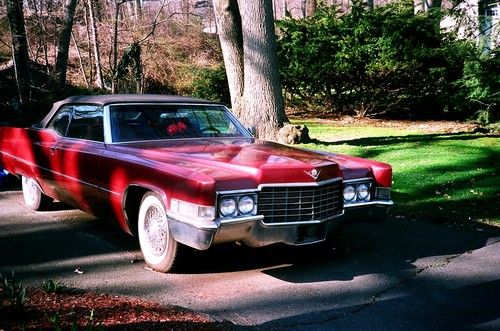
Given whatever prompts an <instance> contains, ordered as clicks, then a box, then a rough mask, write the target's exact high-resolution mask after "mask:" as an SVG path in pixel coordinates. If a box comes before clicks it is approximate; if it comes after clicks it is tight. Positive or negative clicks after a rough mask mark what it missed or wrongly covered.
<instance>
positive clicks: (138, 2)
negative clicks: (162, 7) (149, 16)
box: [134, 0, 142, 21]
mask: <svg viewBox="0 0 500 331" xmlns="http://www.w3.org/2000/svg"><path fill="white" fill-rule="evenodd" d="M134 11H135V13H134V14H135V20H136V21H139V20H140V19H141V18H142V3H141V0H135V2H134Z"/></svg>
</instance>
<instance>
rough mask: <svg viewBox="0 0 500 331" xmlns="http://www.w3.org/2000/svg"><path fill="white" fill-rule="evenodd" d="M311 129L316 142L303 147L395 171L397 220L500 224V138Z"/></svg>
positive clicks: (328, 127)
mask: <svg viewBox="0 0 500 331" xmlns="http://www.w3.org/2000/svg"><path fill="white" fill-rule="evenodd" d="M309 125H310V126H309ZM309 125H308V126H309V128H310V136H311V138H312V139H313V140H314V141H313V143H310V144H304V145H302V146H303V147H306V148H310V149H318V150H324V151H328V152H334V153H343V154H351V155H355V156H360V157H366V158H371V159H375V160H378V161H382V162H387V163H390V164H391V165H392V166H393V170H394V186H393V198H394V200H395V202H396V206H395V207H394V209H393V214H395V215H397V214H403V215H407V216H415V215H420V216H422V215H423V216H425V217H427V218H430V219H433V220H436V221H450V220H480V221H483V220H486V221H494V222H497V224H500V215H499V214H500V213H499V210H500V203H499V202H500V180H499V175H500V174H499V173H498V172H499V169H500V137H488V136H484V135H475V134H425V133H424V132H421V131H420V132H419V131H418V130H405V129H404V128H394V129H393V128H379V127H334V126H332V125H326V124H318V123H311V124H309Z"/></svg>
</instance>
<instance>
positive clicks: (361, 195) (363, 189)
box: [357, 184, 370, 200]
mask: <svg viewBox="0 0 500 331" xmlns="http://www.w3.org/2000/svg"><path fill="white" fill-rule="evenodd" d="M357 191H358V200H366V199H367V198H368V196H369V195H370V189H369V188H368V185H366V184H361V185H359V186H358V190H357Z"/></svg>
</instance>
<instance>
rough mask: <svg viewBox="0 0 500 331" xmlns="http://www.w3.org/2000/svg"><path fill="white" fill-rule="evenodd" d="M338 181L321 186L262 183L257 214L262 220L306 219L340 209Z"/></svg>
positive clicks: (277, 221) (333, 214) (286, 221)
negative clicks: (277, 185) (266, 185)
mask: <svg viewBox="0 0 500 331" xmlns="http://www.w3.org/2000/svg"><path fill="white" fill-rule="evenodd" d="M342 203H343V200H342V189H341V182H335V183H330V184H326V185H323V186H290V187H263V188H262V190H261V192H260V193H259V200H258V204H257V208H258V211H257V214H260V215H264V223H288V222H308V221H318V220H323V219H326V218H329V217H332V216H335V215H339V214H341V213H342V208H343V204H342Z"/></svg>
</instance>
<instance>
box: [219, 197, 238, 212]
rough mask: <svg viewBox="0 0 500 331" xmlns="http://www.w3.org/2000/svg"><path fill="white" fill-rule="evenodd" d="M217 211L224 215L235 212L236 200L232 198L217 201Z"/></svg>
mask: <svg viewBox="0 0 500 331" xmlns="http://www.w3.org/2000/svg"><path fill="white" fill-rule="evenodd" d="M219 211H220V214H221V215H222V216H224V217H227V216H231V215H233V214H234V213H235V212H236V200H234V199H232V198H225V199H222V200H221V201H220V203H219Z"/></svg>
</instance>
